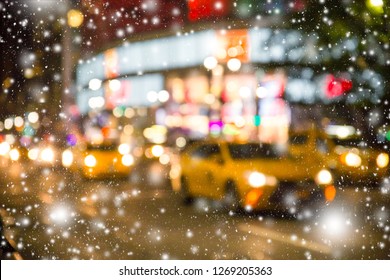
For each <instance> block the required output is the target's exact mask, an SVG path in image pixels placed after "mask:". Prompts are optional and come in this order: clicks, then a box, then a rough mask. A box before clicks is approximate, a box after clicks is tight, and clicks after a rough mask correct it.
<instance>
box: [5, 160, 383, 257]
mask: <svg viewBox="0 0 390 280" xmlns="http://www.w3.org/2000/svg"><path fill="white" fill-rule="evenodd" d="M147 166H149V167H148V168H145V166H143V165H140V166H138V167H136V168H135V169H134V170H133V172H132V174H130V175H129V178H125V179H117V180H116V179H115V180H85V179H81V177H80V176H79V175H78V174H72V173H70V172H69V171H64V170H51V169H39V170H38V169H37V168H36V167H34V166H32V165H28V164H26V163H25V164H19V163H18V164H17V163H15V164H12V165H10V166H8V167H7V166H4V165H3V166H2V172H1V175H0V176H1V181H0V185H1V196H0V199H1V201H0V203H1V208H2V216H3V219H4V221H5V223H6V229H5V232H6V235H7V237H8V238H11V239H12V240H13V241H14V242H15V246H16V248H18V250H19V251H20V253H21V255H22V256H23V258H25V259H65V260H66V259H99V260H103V259H157V260H159V259H303V260H304V259H388V258H389V257H390V255H389V250H388V247H389V241H390V225H389V223H388V221H389V218H388V217H389V205H390V204H389V202H390V194H389V193H388V192H386V190H384V189H383V188H382V189H381V188H379V187H376V188H365V187H363V186H359V187H352V186H343V187H340V188H338V193H337V196H336V199H335V201H333V203H331V204H330V205H328V206H327V207H325V208H324V209H321V211H319V212H318V213H317V214H316V215H313V216H310V215H308V214H307V213H306V214H305V213H303V216H302V217H298V218H294V217H291V216H290V217H288V216H286V215H283V214H280V213H279V214H278V213H268V212H267V213H249V214H242V213H227V212H226V210H223V209H222V207H220V206H219V205H218V203H215V202H214V203H213V202H210V201H206V200H201V199H200V200H197V201H195V203H194V205H192V206H188V205H184V204H183V203H182V201H181V200H180V197H179V195H178V194H176V193H175V192H173V191H172V189H171V187H170V185H169V181H168V180H167V179H166V175H165V173H164V169H162V168H161V166H157V165H147Z"/></svg>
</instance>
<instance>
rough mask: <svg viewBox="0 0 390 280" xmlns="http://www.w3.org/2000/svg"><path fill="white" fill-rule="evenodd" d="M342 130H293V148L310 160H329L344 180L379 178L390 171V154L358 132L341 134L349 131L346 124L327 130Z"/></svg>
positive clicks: (296, 152) (293, 152)
mask: <svg viewBox="0 0 390 280" xmlns="http://www.w3.org/2000/svg"><path fill="white" fill-rule="evenodd" d="M333 128H334V129H336V130H337V129H339V135H337V134H333V133H325V132H321V131H318V130H316V129H311V130H308V131H301V132H295V133H292V134H291V136H290V145H289V150H290V152H291V153H292V154H295V155H296V156H298V157H301V158H305V159H306V160H308V161H318V160H321V161H322V162H324V163H326V166H327V167H328V168H330V169H332V170H333V173H334V175H335V177H336V178H337V179H338V181H340V182H345V181H348V182H366V181H369V180H374V181H378V180H379V179H381V178H383V177H384V176H385V175H386V173H387V167H388V165H389V155H388V154H387V153H386V152H383V151H381V150H378V149H374V148H371V147H369V146H368V145H367V143H366V142H364V141H363V140H362V139H361V137H358V135H356V134H344V133H343V134H341V132H342V131H349V130H351V129H350V128H348V127H346V126H340V127H332V129H330V130H329V129H328V131H327V132H331V131H334V129H333Z"/></svg>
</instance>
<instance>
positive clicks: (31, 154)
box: [27, 148, 39, 160]
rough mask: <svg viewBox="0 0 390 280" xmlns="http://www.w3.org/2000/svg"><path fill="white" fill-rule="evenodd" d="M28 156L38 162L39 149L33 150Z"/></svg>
mask: <svg viewBox="0 0 390 280" xmlns="http://www.w3.org/2000/svg"><path fill="white" fill-rule="evenodd" d="M27 156H28V158H29V159H31V160H37V159H38V156H39V149H38V148H33V149H31V150H29V151H28V154H27Z"/></svg>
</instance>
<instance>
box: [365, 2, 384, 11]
mask: <svg viewBox="0 0 390 280" xmlns="http://www.w3.org/2000/svg"><path fill="white" fill-rule="evenodd" d="M366 6H367V7H368V9H369V10H370V11H371V12H373V13H375V14H383V0H367V1H366Z"/></svg>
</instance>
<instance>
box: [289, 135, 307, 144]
mask: <svg viewBox="0 0 390 280" xmlns="http://www.w3.org/2000/svg"><path fill="white" fill-rule="evenodd" d="M308 139H309V136H308V135H304V134H302V135H294V136H291V137H290V144H291V145H304V144H306V143H307V140H308Z"/></svg>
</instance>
